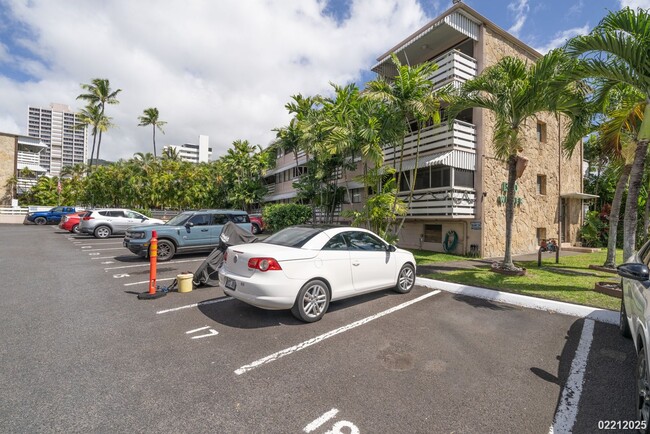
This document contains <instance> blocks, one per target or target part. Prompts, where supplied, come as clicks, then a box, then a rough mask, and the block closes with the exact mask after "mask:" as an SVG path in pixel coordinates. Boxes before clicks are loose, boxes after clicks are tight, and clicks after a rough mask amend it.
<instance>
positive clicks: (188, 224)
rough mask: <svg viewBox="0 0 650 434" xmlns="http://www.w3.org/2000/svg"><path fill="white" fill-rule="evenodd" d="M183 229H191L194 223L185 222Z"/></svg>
mask: <svg viewBox="0 0 650 434" xmlns="http://www.w3.org/2000/svg"><path fill="white" fill-rule="evenodd" d="M185 227H186V228H188V229H189V228H191V227H194V223H192V222H187V223H185Z"/></svg>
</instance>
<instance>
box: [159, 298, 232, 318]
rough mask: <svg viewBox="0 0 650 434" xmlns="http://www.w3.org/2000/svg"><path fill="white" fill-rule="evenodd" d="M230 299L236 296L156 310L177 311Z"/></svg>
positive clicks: (163, 311) (161, 311)
mask: <svg viewBox="0 0 650 434" xmlns="http://www.w3.org/2000/svg"><path fill="white" fill-rule="evenodd" d="M230 300H234V298H232V297H225V298H218V299H216V300H207V301H201V302H199V303H193V304H188V305H185V306H181V307H174V308H171V309H165V310H159V311H158V312H156V314H161V313H167V312H176V311H177V310H182V309H189V308H191V307H198V306H205V305H207V304H214V303H221V302H222V301H230Z"/></svg>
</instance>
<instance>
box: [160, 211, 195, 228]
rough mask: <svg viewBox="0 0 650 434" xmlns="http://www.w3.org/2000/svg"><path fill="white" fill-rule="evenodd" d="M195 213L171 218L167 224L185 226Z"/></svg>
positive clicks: (186, 213) (183, 213)
mask: <svg viewBox="0 0 650 434" xmlns="http://www.w3.org/2000/svg"><path fill="white" fill-rule="evenodd" d="M193 215H194V213H191V212H182V213H180V214H178V215H177V216H175V217H173V218H171V219H170V220H169V221H168V222H167V223H165V224H167V225H170V226H183V225H184V224H185V222H187V221H188V220H189V218H190V217H192V216H193Z"/></svg>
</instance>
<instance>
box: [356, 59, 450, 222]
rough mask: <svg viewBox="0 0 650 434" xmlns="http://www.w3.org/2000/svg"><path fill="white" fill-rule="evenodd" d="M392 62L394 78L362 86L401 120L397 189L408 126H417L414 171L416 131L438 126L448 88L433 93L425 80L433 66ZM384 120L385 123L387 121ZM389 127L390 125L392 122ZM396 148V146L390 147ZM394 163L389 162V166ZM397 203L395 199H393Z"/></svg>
mask: <svg viewBox="0 0 650 434" xmlns="http://www.w3.org/2000/svg"><path fill="white" fill-rule="evenodd" d="M391 57H392V61H393V63H394V64H395V67H396V68H397V75H396V76H395V77H394V78H393V79H391V80H390V81H389V80H386V79H384V78H378V79H376V80H373V81H370V82H368V83H367V84H366V93H365V96H366V97H367V98H369V99H372V100H374V101H379V102H381V103H383V104H384V105H386V106H387V107H388V109H389V111H390V112H391V114H392V116H393V117H395V118H396V119H398V120H401V125H399V127H398V128H399V132H400V133H401V134H399V135H400V139H401V140H399V146H400V157H399V165H398V167H397V168H396V169H397V185H398V186H400V185H401V177H402V164H403V160H404V144H405V141H406V138H407V136H408V135H409V134H410V133H411V132H410V128H409V125H410V124H411V122H413V121H415V122H416V123H417V127H416V128H417V139H416V153H415V166H416V167H417V164H418V160H419V158H420V131H421V130H422V128H424V127H425V125H426V124H427V122H431V121H432V122H433V123H434V124H438V123H440V103H441V101H445V100H448V99H449V92H450V88H449V87H444V88H441V89H437V90H434V84H433V82H432V81H431V80H430V79H429V77H431V75H432V74H433V73H434V72H435V71H436V70H437V69H438V65H436V64H435V63H430V62H424V63H421V64H419V65H417V66H409V65H402V64H401V62H400V61H399V59H398V58H397V56H396V55H395V54H393V55H392V56H391ZM390 118H391V116H388V117H387V118H386V120H389V119H390ZM389 123H391V124H393V122H390V121H389ZM396 145H397V142H396V143H395V144H394V146H396ZM394 164H395V163H394V162H393V165H394ZM416 177H417V170H416V171H415V172H414V174H413V181H412V182H411V186H410V189H409V194H408V199H407V206H408V207H409V208H410V206H411V202H412V200H413V191H414V189H415V181H416ZM396 199H397V196H396ZM396 207H397V201H395V202H394V204H393V208H394V209H395V208H396ZM405 219H406V215H404V216H403V217H402V220H401V222H400V224H399V227H398V228H396V230H395V234H397V235H399V232H400V230H401V228H402V225H403V224H404V221H405Z"/></svg>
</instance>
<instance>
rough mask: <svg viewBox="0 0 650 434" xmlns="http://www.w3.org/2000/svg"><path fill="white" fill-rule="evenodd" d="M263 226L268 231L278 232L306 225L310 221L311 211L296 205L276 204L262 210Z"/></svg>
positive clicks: (304, 206) (306, 207) (307, 207)
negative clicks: (294, 226)
mask: <svg viewBox="0 0 650 434" xmlns="http://www.w3.org/2000/svg"><path fill="white" fill-rule="evenodd" d="M262 217H263V218H264V224H265V225H266V227H267V228H268V229H269V230H270V231H273V232H275V231H279V230H280V229H284V228H286V227H289V226H293V225H301V224H304V223H307V222H308V221H309V220H310V219H311V209H310V208H309V206H307V205H300V204H297V203H277V204H271V205H267V206H265V207H264V209H263V210H262Z"/></svg>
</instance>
